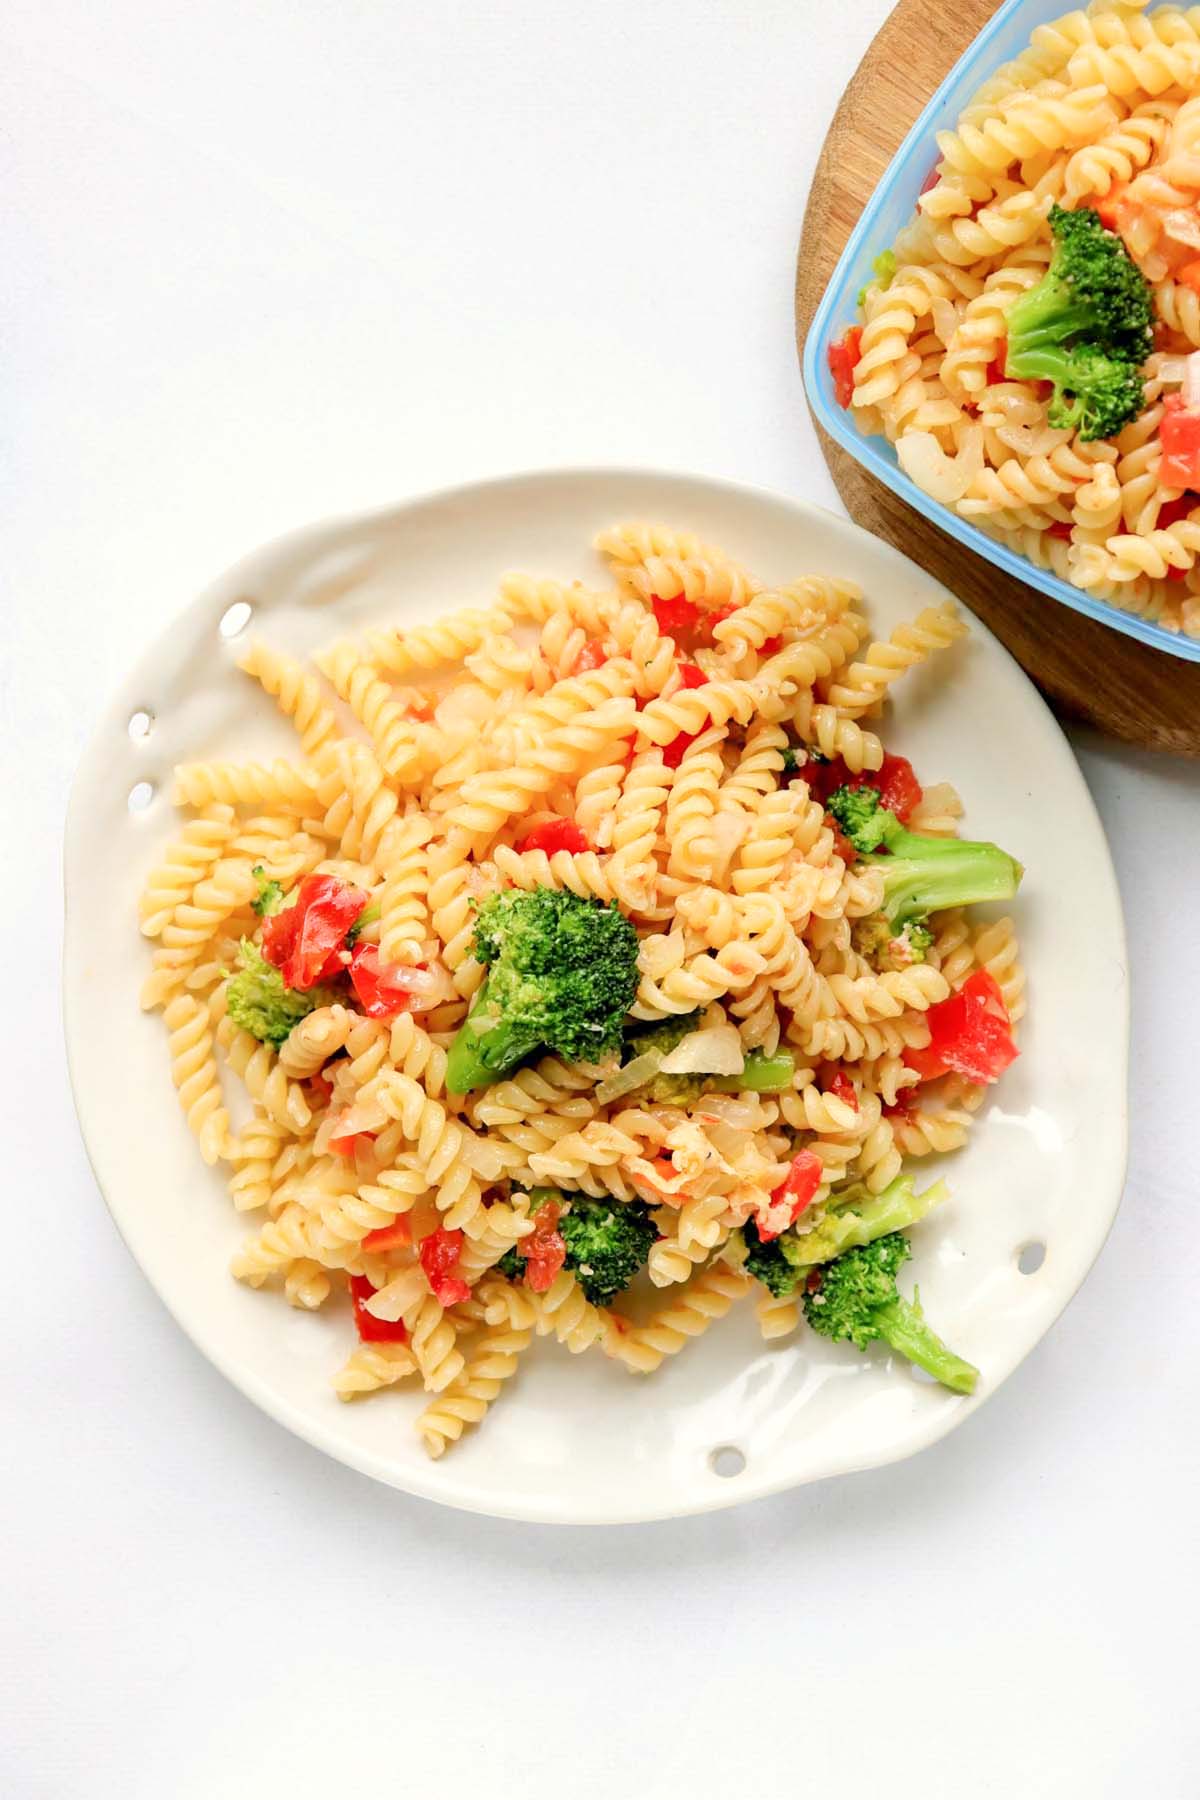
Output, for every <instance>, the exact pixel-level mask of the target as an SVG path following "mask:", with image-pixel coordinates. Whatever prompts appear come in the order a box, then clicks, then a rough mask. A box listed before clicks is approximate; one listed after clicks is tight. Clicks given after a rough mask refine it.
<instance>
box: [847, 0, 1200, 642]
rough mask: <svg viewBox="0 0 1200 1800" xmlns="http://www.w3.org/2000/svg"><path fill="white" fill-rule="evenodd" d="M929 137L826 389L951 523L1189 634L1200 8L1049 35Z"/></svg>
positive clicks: (1199, 353)
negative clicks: (891, 449) (892, 237)
mask: <svg viewBox="0 0 1200 1800" xmlns="http://www.w3.org/2000/svg"><path fill="white" fill-rule="evenodd" d="M937 146H938V152H939V155H938V160H937V161H936V163H935V164H934V166H933V168H932V169H931V170H930V173H929V178H928V180H927V181H926V184H925V187H924V189H923V190H922V193H921V195H920V198H919V200H918V203H917V213H916V216H915V218H914V219H913V220H912V221H911V223H910V224H909V225H907V226H906V227H905V228H904V230H902V232H901V233H900V235H899V237H898V238H897V240H896V243H895V245H894V246H893V247H892V248H891V249H890V250H888V251H886V252H885V253H884V254H883V255H882V256H881V257H879V258H878V259H877V261H876V264H875V278H874V279H873V280H872V281H870V282H869V283H868V284H867V286H866V287H865V288H864V289H863V290H862V291H861V293H860V295H859V310H860V318H859V321H858V322H857V323H855V324H853V325H851V326H849V328H848V329H847V330H846V331H845V333H844V334H843V336H842V337H841V338H840V339H839V340H838V341H837V342H836V343H835V344H832V345H831V346H830V350H829V359H830V368H831V373H832V375H833V380H834V387H835V392H836V396H837V399H838V400H839V402H840V403H841V404H842V405H843V406H846V407H848V408H849V409H850V410H851V412H852V414H853V416H854V419H855V421H856V423H857V425H858V426H859V428H860V429H861V430H862V431H864V432H865V433H868V434H871V435H877V434H882V435H884V436H886V437H887V438H888V439H889V441H890V442H891V443H893V444H894V445H895V447H896V455H897V459H898V461H899V463H900V466H901V468H902V469H903V470H904V471H905V472H906V473H907V474H908V475H909V476H910V477H911V478H912V479H913V480H914V481H915V482H916V483H917V484H918V486H920V487H921V488H923V489H924V491H925V492H926V493H928V494H929V495H930V496H931V497H932V498H933V499H935V500H937V501H939V502H941V503H942V504H944V505H946V506H948V507H950V508H951V509H952V510H953V511H954V512H955V513H956V514H958V515H959V517H961V518H963V519H967V520H969V521H970V522H971V523H972V524H973V525H976V526H978V527H979V528H980V530H982V531H984V532H986V533H988V534H989V535H990V536H992V537H994V538H996V539H998V540H999V541H1000V542H1002V543H1003V544H1005V545H1006V546H1007V547H1008V548H1010V549H1011V550H1013V551H1015V552H1016V553H1018V554H1019V555H1022V556H1025V557H1027V558H1028V559H1029V560H1030V561H1031V562H1032V563H1034V564H1035V565H1036V566H1037V567H1038V568H1040V569H1046V570H1049V571H1051V572H1052V573H1053V574H1055V575H1057V576H1058V577H1060V578H1061V579H1063V580H1065V581H1068V582H1070V583H1072V584H1073V585H1074V586H1075V587H1076V588H1079V589H1081V590H1084V591H1086V592H1087V593H1089V594H1091V595H1093V596H1094V597H1096V598H1097V599H1103V600H1107V601H1109V602H1111V603H1112V604H1113V605H1115V606H1118V607H1121V608H1122V609H1124V610H1126V611H1129V612H1133V613H1136V614H1138V615H1139V616H1141V617H1143V618H1146V619H1148V620H1153V621H1155V622H1157V623H1158V624H1159V625H1162V626H1164V627H1166V628H1168V629H1170V630H1174V631H1179V632H1183V633H1185V634H1187V635H1189V636H1192V637H1198V636H1200V568H1198V567H1197V556H1198V553H1200V13H1198V12H1197V11H1196V9H1194V8H1193V9H1192V10H1191V11H1186V12H1184V11H1180V10H1178V9H1176V8H1174V7H1167V6H1162V7H1155V8H1153V9H1152V10H1149V9H1148V8H1147V3H1146V0H1129V3H1125V0H1119V3H1116V4H1114V3H1113V0H1093V3H1092V4H1091V5H1090V6H1089V7H1088V8H1087V10H1086V12H1084V11H1077V12H1072V13H1068V14H1066V15H1065V16H1064V17H1063V18H1061V19H1058V20H1055V21H1054V22H1053V23H1051V24H1046V25H1039V26H1038V27H1037V28H1036V29H1035V30H1034V31H1033V33H1032V36H1031V39H1030V43H1029V46H1028V48H1027V50H1025V51H1024V52H1023V53H1022V55H1021V56H1019V57H1018V58H1017V59H1016V60H1015V61H1013V62H1011V63H1008V64H1006V65H1005V66H1004V67H1003V68H1002V69H1000V70H998V71H997V72H996V74H995V75H993V76H992V77H991V79H990V80H989V81H988V82H987V83H986V84H985V85H984V86H983V87H982V88H981V89H980V90H979V92H978V93H977V94H976V95H975V97H974V99H973V100H972V102H971V104H970V105H969V106H968V107H967V108H966V109H965V111H964V112H963V113H962V115H961V116H960V118H959V119H958V120H957V122H956V124H955V127H954V129H953V130H949V131H941V132H939V133H938V134H937Z"/></svg>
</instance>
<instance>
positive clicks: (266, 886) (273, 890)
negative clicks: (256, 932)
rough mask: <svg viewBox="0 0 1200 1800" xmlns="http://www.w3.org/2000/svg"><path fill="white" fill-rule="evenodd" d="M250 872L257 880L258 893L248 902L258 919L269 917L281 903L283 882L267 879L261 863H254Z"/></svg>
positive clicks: (276, 910)
mask: <svg viewBox="0 0 1200 1800" xmlns="http://www.w3.org/2000/svg"><path fill="white" fill-rule="evenodd" d="M251 874H252V875H253V876H254V877H255V879H256V880H257V882H258V893H257V895H256V897H255V898H254V899H253V900H252V901H251V902H250V907H251V910H252V911H253V912H256V913H257V914H258V916H259V918H260V919H269V918H270V916H271V914H272V913H277V912H278V911H279V909H280V907H281V906H282V905H283V883H282V882H279V881H268V880H267V873H266V870H265V869H264V868H263V866H262V864H261V863H255V865H254V867H253V869H252V870H251Z"/></svg>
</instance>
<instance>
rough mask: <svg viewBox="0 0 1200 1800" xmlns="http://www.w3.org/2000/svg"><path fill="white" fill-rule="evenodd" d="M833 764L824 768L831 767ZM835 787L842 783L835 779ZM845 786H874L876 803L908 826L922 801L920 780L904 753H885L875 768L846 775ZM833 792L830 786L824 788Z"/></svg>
mask: <svg viewBox="0 0 1200 1800" xmlns="http://www.w3.org/2000/svg"><path fill="white" fill-rule="evenodd" d="M832 766H833V765H832V764H829V765H827V767H829V768H832ZM833 785H834V787H841V786H842V785H843V783H841V782H837V781H835V782H834V784H833ZM844 785H845V786H846V787H850V788H861V787H873V788H878V789H879V804H880V806H882V807H885V808H886V809H887V811H888V812H890V813H895V815H896V817H897V818H898V819H899V821H900V823H901V824H902V825H907V824H908V821H909V820H910V819H911V818H912V815H913V813H914V812H915V810H916V808H917V807H918V806H919V805H920V804H921V796H922V794H923V793H924V791H925V790H924V789H923V788H922V786H921V784H920V782H919V781H918V780H917V777H916V775H915V773H914V772H913V766H912V764H911V763H910V762H909V760H908V758H907V756H892V755H890V754H886V753H885V755H884V758H883V762H882V764H881V765H880V767H879V768H878V769H863V770H862V771H861V773H860V774H858V775H847V777H846V779H845V783H844ZM827 791H828V792H830V793H832V791H833V789H832V788H831V789H829V790H827Z"/></svg>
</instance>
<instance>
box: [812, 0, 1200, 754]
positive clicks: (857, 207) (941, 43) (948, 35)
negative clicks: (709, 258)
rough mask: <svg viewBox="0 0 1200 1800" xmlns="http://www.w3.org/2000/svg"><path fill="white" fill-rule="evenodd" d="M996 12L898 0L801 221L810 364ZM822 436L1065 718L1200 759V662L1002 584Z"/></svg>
mask: <svg viewBox="0 0 1200 1800" xmlns="http://www.w3.org/2000/svg"><path fill="white" fill-rule="evenodd" d="M995 10H996V4H995V0H900V4H899V5H898V6H897V7H896V9H895V11H894V12H893V13H892V14H891V16H890V18H888V20H887V21H886V23H885V24H884V25H883V27H882V29H881V30H880V32H879V34H878V36H877V37H876V38H875V41H874V43H873V44H872V45H871V47H870V49H869V50H868V51H867V54H866V55H865V56H864V57H863V60H862V62H861V63H860V64H859V66H858V69H857V71H856V73H855V75H854V77H853V79H852V80H851V82H850V85H849V87H848V88H847V89H846V92H845V94H844V95H843V96H842V100H841V104H840V105H839V107H838V109H837V112H836V113H835V115H834V119H833V123H832V125H831V126H830V127H829V132H828V135H827V137H826V139H825V146H824V149H823V150H822V153H821V159H820V162H819V163H818V164H817V171H816V174H815V176H814V177H813V184H812V189H811V191H810V193H809V198H808V207H807V210H806V212H805V215H804V229H803V233H802V236H801V239H800V257H799V262H798V265H797V270H796V343H797V346H798V348H799V349H800V351H801V353H802V354H803V348H804V339H805V336H806V335H807V332H808V327H809V324H810V322H811V320H812V316H813V314H814V313H815V311H816V309H817V305H818V303H819V301H820V299H821V295H822V293H823V292H824V290H825V287H826V285H827V283H828V281H829V277H830V275H831V274H832V273H833V268H834V264H835V263H836V262H837V259H838V257H839V256H840V254H841V252H842V248H843V246H844V245H845V242H846V239H847V238H848V237H849V235H850V232H851V230H852V228H853V226H854V225H855V224H856V222H857V220H858V217H859V215H860V213H861V212H862V209H863V207H864V205H865V204H866V202H867V200H868V199H869V198H870V196H871V194H872V192H873V191H874V189H875V187H876V186H877V185H878V183H879V181H880V179H881V177H882V175H883V172H884V170H885V169H886V167H887V165H888V163H889V162H890V161H891V159H892V156H893V155H894V153H895V151H896V150H897V148H898V147H899V145H900V143H901V140H902V139H903V138H904V136H905V133H906V132H907V131H908V129H909V127H910V126H911V124H912V122H913V120H914V119H915V118H916V116H917V114H918V113H919V112H920V111H921V108H922V107H923V106H924V105H925V103H926V101H927V100H928V99H929V96H930V95H931V94H932V93H933V90H934V89H935V88H936V87H937V85H938V83H939V82H940V81H941V80H942V79H943V77H944V76H945V75H946V73H947V72H948V70H949V69H950V68H951V67H952V65H953V64H954V63H955V62H957V61H958V58H959V57H960V56H961V55H962V53H963V51H964V50H965V49H966V47H967V45H968V44H969V43H970V42H971V40H972V39H973V38H974V37H975V36H977V34H978V33H979V32H980V31H981V30H982V28H983V26H984V25H985V24H986V23H987V21H988V20H989V19H990V18H991V16H992V14H993V13H994V12H995ZM1066 10H1067V6H1066V0H1064V11H1066ZM818 435H819V437H820V439H821V448H822V450H823V452H824V455H825V460H826V462H827V463H828V464H829V469H830V473H831V474H832V476H833V479H834V482H835V483H836V485H837V490H838V492H839V493H840V494H841V496H842V499H843V500H844V501H845V503H846V506H847V508H848V509H849V512H850V515H851V517H852V518H854V519H856V520H857V521H858V523H859V524H860V525H865V526H866V527H867V529H868V530H869V531H873V532H875V533H876V535H877V536H878V537H882V538H886V539H887V540H888V542H889V543H892V544H895V545H896V546H897V547H898V548H899V549H900V550H903V551H904V553H905V555H906V556H910V557H912V559H913V561H914V562H917V563H920V565H921V567H922V568H924V569H928V571H929V573H930V574H931V575H934V576H936V578H937V579H938V580H939V581H941V582H944V583H945V585H946V587H948V588H949V589H950V590H951V592H952V593H955V594H957V595H958V596H959V598H960V599H961V600H963V601H965V602H966V604H967V605H968V606H969V607H970V608H971V610H972V611H973V612H975V613H977V614H978V615H979V617H980V618H981V619H983V620H984V622H985V623H986V624H987V625H989V626H990V627H991V629H992V630H993V631H994V632H995V633H996V636H997V637H998V638H1000V639H1001V640H1002V641H1003V642H1004V643H1005V644H1006V645H1007V646H1008V648H1009V650H1011V652H1012V654H1013V655H1014V656H1015V657H1016V658H1017V660H1018V662H1020V663H1021V665H1022V667H1023V668H1025V669H1026V670H1027V671H1028V672H1029V674H1030V675H1031V676H1032V677H1033V679H1034V681H1036V682H1037V684H1038V686H1039V687H1040V688H1041V689H1042V690H1043V692H1044V693H1045V694H1046V697H1047V699H1048V700H1049V701H1050V702H1051V704H1052V705H1053V707H1054V708H1055V710H1056V711H1057V712H1059V713H1061V714H1064V715H1066V716H1068V717H1072V718H1077V719H1084V720H1087V721H1089V722H1090V723H1092V724H1093V725H1096V726H1098V727H1099V728H1100V729H1101V730H1102V731H1107V732H1111V733H1112V735H1113V736H1115V737H1119V738H1124V739H1125V740H1126V741H1127V742H1129V743H1133V744H1143V745H1146V746H1147V747H1149V748H1151V749H1155V750H1174V751H1177V752H1182V753H1183V754H1185V755H1190V756H1200V663H1186V662H1182V661H1180V660H1179V659H1178V658H1177V657H1173V656H1168V655H1166V654H1164V653H1163V652H1162V651H1158V650H1152V649H1151V648H1150V647H1149V646H1148V645H1144V644H1139V643H1137V642H1136V641H1135V640H1134V639H1133V638H1127V637H1122V636H1120V635H1119V634H1118V633H1117V632H1115V631H1110V630H1108V629H1107V628H1106V627H1105V626H1103V625H1098V624H1096V623H1094V622H1093V621H1092V620H1091V619H1087V618H1083V617H1081V616H1080V614H1078V613H1074V612H1072V611H1070V609H1069V608H1067V607H1065V606H1060V605H1059V604H1058V602H1057V601H1055V600H1051V599H1050V598H1049V597H1048V596H1047V595H1045V594H1041V593H1039V592H1038V591H1037V589H1035V588H1030V587H1027V586H1026V585H1025V584H1024V583H1023V582H1020V581H1018V580H1016V579H1015V578H1014V577H1013V576H1010V575H1006V574H1005V573H1004V572H1003V570H1001V569H997V568H995V567H993V565H992V564H991V563H989V562H985V561H984V560H983V558H982V557H977V556H975V555H973V553H972V552H971V551H970V550H968V549H967V548H966V547H965V546H964V545H962V544H958V543H956V542H955V541H954V539H953V538H951V537H949V536H947V534H946V533H945V532H942V531H940V530H939V529H938V528H937V526H936V525H932V524H930V523H929V521H928V520H927V519H923V518H922V517H921V515H920V514H919V513H916V512H913V511H912V510H911V508H909V507H908V506H906V505H905V503H904V501H903V500H901V499H899V498H898V497H897V496H896V495H895V494H893V493H892V492H891V491H890V489H888V488H885V487H883V486H882V485H881V484H880V483H879V482H878V481H876V480H874V479H873V477H872V476H870V475H868V474H867V473H866V471H865V470H864V469H863V468H862V467H861V466H860V465H859V464H858V463H857V462H855V460H854V458H853V457H852V456H850V455H848V454H847V452H846V451H845V450H843V449H842V448H841V447H840V446H839V445H837V444H835V443H834V442H833V440H832V439H831V438H829V437H827V436H826V435H825V433H824V432H822V431H820V428H819V427H818Z"/></svg>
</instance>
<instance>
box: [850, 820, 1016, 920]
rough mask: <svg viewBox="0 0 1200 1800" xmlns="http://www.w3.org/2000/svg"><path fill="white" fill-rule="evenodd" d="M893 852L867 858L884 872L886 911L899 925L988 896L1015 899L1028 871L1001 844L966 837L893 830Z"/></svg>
mask: <svg viewBox="0 0 1200 1800" xmlns="http://www.w3.org/2000/svg"><path fill="white" fill-rule="evenodd" d="M884 842H885V843H886V845H887V848H888V854H887V855H884V856H876V855H867V856H864V857H863V858H862V859H861V860H862V861H863V862H864V863H866V864H868V865H870V866H871V867H873V868H877V869H879V870H880V872H881V873H882V875H883V908H882V910H883V914H884V917H885V918H886V919H887V920H888V921H889V923H890V924H892V925H893V926H903V925H905V924H907V922H908V921H909V920H910V919H921V918H924V916H925V914H926V913H931V912H940V911H942V910H943V909H944V908H946V907H951V906H972V905H974V904H975V903H976V902H979V901H984V900H1011V899H1012V897H1013V895H1014V894H1015V893H1016V891H1017V888H1018V887H1019V886H1020V882H1021V877H1022V875H1023V874H1024V872H1025V871H1024V870H1023V869H1022V867H1021V865H1020V863H1019V862H1018V861H1017V860H1016V858H1015V857H1012V856H1009V854H1008V852H1007V851H1005V850H1001V848H1000V846H999V845H998V844H986V843H972V842H970V841H969V840H966V839H963V838H937V837H927V836H926V835H925V834H924V833H921V832H915V831H906V830H905V829H904V827H903V826H902V825H897V826H895V827H894V828H893V829H890V830H889V831H888V832H887V834H886V837H885V839H884Z"/></svg>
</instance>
